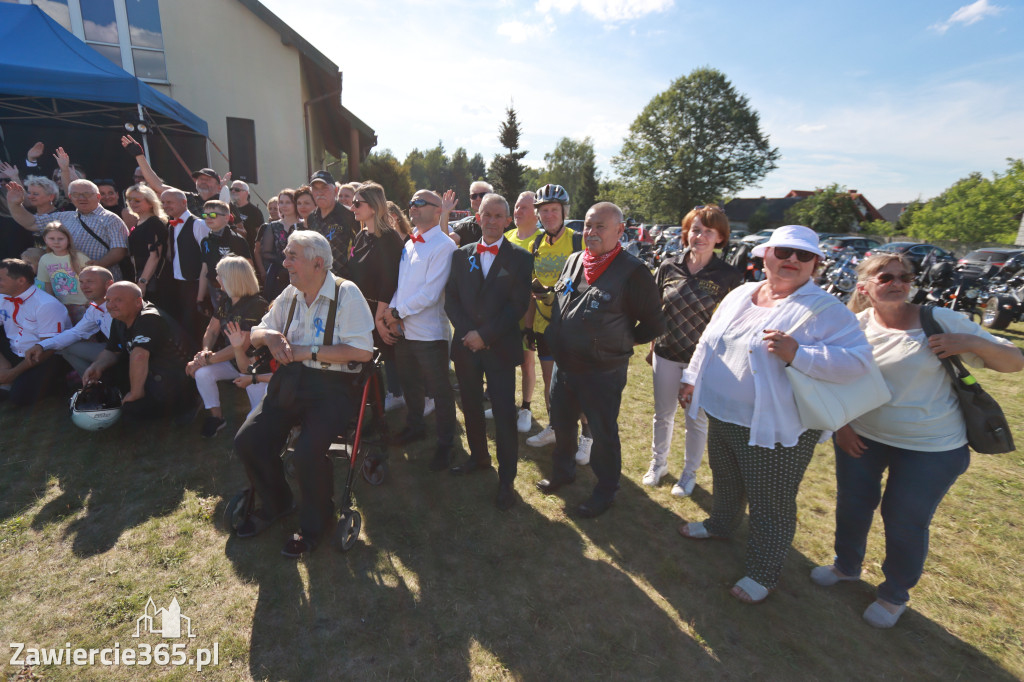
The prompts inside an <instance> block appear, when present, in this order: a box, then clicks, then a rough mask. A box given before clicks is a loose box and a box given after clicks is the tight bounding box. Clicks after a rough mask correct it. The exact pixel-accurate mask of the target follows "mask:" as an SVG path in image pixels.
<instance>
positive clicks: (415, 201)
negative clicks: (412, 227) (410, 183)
mask: <svg viewBox="0 0 1024 682" xmlns="http://www.w3.org/2000/svg"><path fill="white" fill-rule="evenodd" d="M352 203H355V202H352ZM413 206H415V207H416V208H423V207H424V206H433V207H435V208H437V207H438V206H440V204H432V203H430V202H429V201H427V200H426V199H413V200H412V201H410V202H409V207H410V208H412V207H413Z"/></svg>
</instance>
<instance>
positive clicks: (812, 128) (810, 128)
mask: <svg viewBox="0 0 1024 682" xmlns="http://www.w3.org/2000/svg"><path fill="white" fill-rule="evenodd" d="M827 127H828V126H826V125H825V124H824V123H819V124H817V125H811V124H810V123H804V124H802V125H798V126H797V127H796V131H797V132H798V133H820V132H821V131H822V130H825V128H827Z"/></svg>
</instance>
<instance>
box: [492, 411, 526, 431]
mask: <svg viewBox="0 0 1024 682" xmlns="http://www.w3.org/2000/svg"><path fill="white" fill-rule="evenodd" d="M487 411H488V412H490V410H487ZM531 426H533V412H530V411H529V410H527V409H525V408H524V409H522V410H519V416H518V417H516V429H517V430H518V431H519V433H529V432H530V427H531Z"/></svg>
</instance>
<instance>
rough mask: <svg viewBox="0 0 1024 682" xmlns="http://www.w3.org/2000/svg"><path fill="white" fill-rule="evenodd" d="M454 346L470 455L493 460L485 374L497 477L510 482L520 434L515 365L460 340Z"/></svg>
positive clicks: (489, 351)
mask: <svg viewBox="0 0 1024 682" xmlns="http://www.w3.org/2000/svg"><path fill="white" fill-rule="evenodd" d="M454 343H455V344H456V345H453V346H452V360H453V361H454V363H455V375H456V376H457V377H458V379H459V393H460V395H461V397H462V415H463V417H464V418H465V421H466V440H467V441H469V452H470V457H472V458H473V459H475V460H477V461H478V462H480V463H481V464H483V463H484V462H490V460H491V455H490V453H488V451H487V427H486V425H485V422H484V405H483V402H484V375H486V376H487V393H488V395H489V396H490V398H491V408H492V409H493V411H494V430H495V435H496V441H497V453H498V478H499V479H500V480H501V482H502V483H508V484H511V483H512V481H514V480H515V478H516V464H517V461H518V459H519V436H518V432H517V431H516V366H515V364H514V363H512V362H509V361H507V360H502V359H500V358H499V357H497V356H496V355H495V354H494V352H493V351H491V350H488V349H484V350H481V351H478V352H476V353H474V352H472V351H471V350H469V349H468V348H466V347H465V346H463V345H462V344H461V343H460V342H458V341H456V342H454Z"/></svg>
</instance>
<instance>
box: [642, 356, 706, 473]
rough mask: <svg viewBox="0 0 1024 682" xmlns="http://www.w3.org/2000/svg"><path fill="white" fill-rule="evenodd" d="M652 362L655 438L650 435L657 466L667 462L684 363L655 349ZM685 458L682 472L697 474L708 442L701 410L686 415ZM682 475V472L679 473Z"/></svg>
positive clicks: (652, 454)
mask: <svg viewBox="0 0 1024 682" xmlns="http://www.w3.org/2000/svg"><path fill="white" fill-rule="evenodd" d="M652 364H653V366H654V438H652V439H651V457H652V458H653V459H654V461H655V463H657V464H658V466H663V465H664V464H666V463H667V462H668V451H669V448H671V447H672V430H673V428H674V426H675V419H676V410H677V409H679V386H680V383H679V382H680V381H681V380H682V378H683V370H685V369H686V366H687V363H685V362H674V361H672V360H666V359H665V358H663V357H661V356H660V355H658V354H657V353H655V354H654V357H653V358H652ZM685 423H686V456H685V457H686V461H685V463H684V465H683V476H685V475H686V474H691V475H692V474H696V473H697V469H699V468H700V463H701V461H702V460H703V459H704V449H705V448H706V447H707V444H708V417H707V415H706V414H704V410H700V411H699V413H698V415H697V418H696V419H693V418H691V417H690V416H689V415H687V416H686V422H685ZM680 478H682V476H680Z"/></svg>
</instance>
